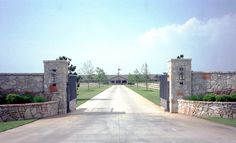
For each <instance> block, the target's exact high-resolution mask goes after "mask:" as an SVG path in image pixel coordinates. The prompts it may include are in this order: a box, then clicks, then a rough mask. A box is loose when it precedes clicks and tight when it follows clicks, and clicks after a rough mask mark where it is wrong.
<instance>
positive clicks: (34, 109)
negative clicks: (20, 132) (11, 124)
mask: <svg viewBox="0 0 236 143" xmlns="http://www.w3.org/2000/svg"><path fill="white" fill-rule="evenodd" d="M57 114H58V102H57V101H49V102H43V103H28V104H6V105H0V121H11V120H21V119H39V118H44V117H50V116H55V115H57Z"/></svg>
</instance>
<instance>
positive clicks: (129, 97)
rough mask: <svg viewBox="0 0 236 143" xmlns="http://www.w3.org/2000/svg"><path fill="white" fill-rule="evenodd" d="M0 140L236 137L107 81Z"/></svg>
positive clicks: (162, 142)
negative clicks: (62, 112)
mask: <svg viewBox="0 0 236 143" xmlns="http://www.w3.org/2000/svg"><path fill="white" fill-rule="evenodd" d="M0 142H1V143H28V142H29V143H41V142H45V143H78V142H82V143H84V142H85V143H86V142H89V143H90V142H94V143H95V142H101V143H118V142H122V143H130V142H135V143H136V142H144V143H148V142H153V143H184V142H186V143H224V142H227V143H236V128H233V127H228V126H224V125H219V124H215V123H212V122H209V121H206V120H202V119H198V118H193V117H187V116H183V115H177V114H169V113H165V112H162V111H161V110H160V109H159V107H158V106H156V105H154V104H152V103H151V102H149V101H147V100H146V99H144V98H143V97H141V96H139V95H137V94H136V93H134V92H133V91H131V90H129V89H128V88H126V87H125V86H112V87H111V88H109V89H108V90H106V91H104V92H103V93H101V94H99V95H98V96H96V97H94V98H93V99H92V100H90V101H88V102H86V103H85V104H83V105H82V106H80V107H79V108H78V109H77V111H75V112H73V113H71V114H69V115H66V116H59V117H56V118H51V119H42V120H38V121H36V122H34V123H31V124H28V125H25V126H22V127H19V128H16V129H13V130H9V131H6V132H3V133H0Z"/></svg>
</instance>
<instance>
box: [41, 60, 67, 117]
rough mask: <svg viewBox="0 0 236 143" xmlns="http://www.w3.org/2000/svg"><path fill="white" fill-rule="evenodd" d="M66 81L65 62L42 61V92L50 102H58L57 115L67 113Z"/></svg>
mask: <svg viewBox="0 0 236 143" xmlns="http://www.w3.org/2000/svg"><path fill="white" fill-rule="evenodd" d="M67 81H68V62H67V61H64V60H51V61H44V91H45V93H46V94H47V95H48V96H50V99H51V100H52V101H59V106H58V108H59V109H58V111H59V114H66V113H67V92H66V88H67Z"/></svg>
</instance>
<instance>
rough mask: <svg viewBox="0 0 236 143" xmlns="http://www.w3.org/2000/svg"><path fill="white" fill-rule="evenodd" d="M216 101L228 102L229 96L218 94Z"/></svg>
mask: <svg viewBox="0 0 236 143" xmlns="http://www.w3.org/2000/svg"><path fill="white" fill-rule="evenodd" d="M215 101H218V102H227V101H229V96H224V95H216V96H215Z"/></svg>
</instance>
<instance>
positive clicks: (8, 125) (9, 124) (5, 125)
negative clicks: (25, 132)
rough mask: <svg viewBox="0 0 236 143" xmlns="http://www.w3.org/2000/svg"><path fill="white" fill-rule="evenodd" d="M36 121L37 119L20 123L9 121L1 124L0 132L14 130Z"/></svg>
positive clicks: (20, 121)
mask: <svg viewBox="0 0 236 143" xmlns="http://www.w3.org/2000/svg"><path fill="white" fill-rule="evenodd" d="M33 121H36V120H35V119H32V120H19V121H8V122H0V132H3V131H6V130H9V129H13V128H16V127H19V126H22V125H25V124H28V123H31V122H33Z"/></svg>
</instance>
